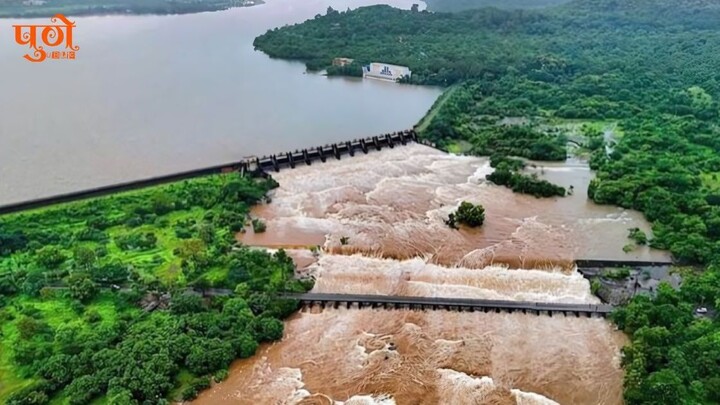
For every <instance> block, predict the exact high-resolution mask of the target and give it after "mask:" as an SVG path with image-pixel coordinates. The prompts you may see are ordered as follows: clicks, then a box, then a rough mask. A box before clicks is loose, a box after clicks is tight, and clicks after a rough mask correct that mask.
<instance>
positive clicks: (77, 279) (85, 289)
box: [67, 272, 98, 302]
mask: <svg viewBox="0 0 720 405" xmlns="http://www.w3.org/2000/svg"><path fill="white" fill-rule="evenodd" d="M67 283H68V287H70V296H71V297H73V298H75V299H76V300H79V301H81V302H87V301H89V300H90V299H91V298H93V297H94V296H95V294H97V292H98V287H97V284H95V282H94V281H92V280H91V279H90V276H88V275H87V274H86V273H79V272H77V273H73V274H71V275H70V276H69V277H68V278H67Z"/></svg>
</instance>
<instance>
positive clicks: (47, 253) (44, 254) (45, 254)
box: [35, 246, 67, 270]
mask: <svg viewBox="0 0 720 405" xmlns="http://www.w3.org/2000/svg"><path fill="white" fill-rule="evenodd" d="M35 257H36V260H37V262H38V264H40V265H41V266H43V267H45V268H46V269H49V270H52V269H54V268H56V267H58V266H60V265H61V264H63V263H64V262H65V260H67V257H66V256H65V255H64V254H63V252H62V251H61V250H60V249H59V248H58V247H57V246H45V247H44V248H42V249H40V250H38V251H37V252H35Z"/></svg>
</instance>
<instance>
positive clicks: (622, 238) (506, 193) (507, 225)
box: [244, 144, 668, 268]
mask: <svg viewBox="0 0 720 405" xmlns="http://www.w3.org/2000/svg"><path fill="white" fill-rule="evenodd" d="M566 169H567V170H561V171H556V172H553V173H548V174H547V175H546V177H548V178H550V180H552V181H556V182H558V183H560V184H563V185H565V186H569V183H574V186H575V190H576V192H575V194H574V195H572V196H567V197H564V198H547V199H537V198H534V197H531V196H526V195H520V194H515V193H513V192H512V191H510V190H508V189H506V188H503V187H497V186H494V185H491V184H489V183H486V182H485V181H484V176H485V174H487V173H489V171H490V170H491V169H490V168H489V166H488V162H487V159H484V158H477V157H467V156H453V155H448V154H444V153H442V152H440V151H437V150H434V149H432V148H429V147H426V146H423V145H418V144H411V145H408V146H403V147H396V148H394V149H386V150H383V151H382V152H379V153H378V152H372V153H369V154H367V155H356V157H354V158H345V159H343V160H340V161H337V160H333V161H328V162H327V163H324V164H320V163H316V164H314V165H312V166H300V167H298V168H296V169H294V170H284V171H281V172H280V173H277V174H275V175H274V178H275V179H276V180H278V182H279V183H280V188H279V189H278V190H276V191H275V192H274V195H273V202H272V203H271V204H269V205H268V206H266V207H262V208H261V209H258V210H256V214H257V215H259V216H261V217H264V218H266V219H267V222H268V227H269V229H277V230H279V233H276V234H273V233H270V234H267V235H257V236H253V235H252V234H250V235H246V236H245V237H244V240H245V241H246V242H247V243H250V244H260V245H276V246H283V245H302V244H303V243H307V244H324V245H325V247H326V248H328V249H329V250H331V251H335V252H344V253H347V252H353V251H362V252H363V253H365V254H369V253H374V254H380V255H383V256H385V257H395V258H399V259H405V258H409V257H413V256H427V255H429V256H430V258H431V261H433V262H435V263H439V264H443V265H450V266H455V265H461V266H464V267H473V268H482V267H485V266H487V265H488V264H491V263H496V262H499V263H509V264H511V265H513V267H521V268H533V267H545V266H547V265H552V264H553V263H562V262H565V263H569V262H570V261H572V260H574V259H578V258H583V259H612V260H663V259H666V258H667V257H668V256H667V253H665V252H662V251H656V250H651V249H649V248H647V247H640V248H638V249H636V250H635V251H633V252H631V253H624V252H623V250H622V248H623V246H625V245H626V244H627V243H629V240H628V239H627V234H628V228H633V227H638V228H640V229H643V230H645V231H647V232H650V227H649V224H648V223H647V222H646V221H645V220H644V219H643V217H642V215H641V214H639V213H637V212H634V211H631V210H624V209H620V208H617V207H611V206H599V205H596V204H594V203H592V202H591V201H588V200H587V197H586V196H585V192H584V190H586V188H587V184H588V182H589V181H590V179H591V177H592V176H591V174H590V172H588V171H587V168H586V167H574V166H570V167H567V168H566ZM552 176H556V177H554V178H553V177H552ZM462 201H470V202H473V203H481V204H482V205H483V206H484V207H485V210H486V220H485V224H484V225H483V227H482V228H480V229H477V230H469V229H464V230H461V231H455V230H452V229H450V228H448V227H447V226H446V225H445V224H444V222H443V221H444V220H445V219H447V216H448V214H449V213H450V212H452V211H453V210H454V209H455V208H456V207H457V206H458V205H459V203H460V202H462ZM271 232H272V231H271ZM325 236H328V237H327V238H326V237H325ZM341 237H346V238H347V244H346V245H342V244H341V242H340V238H341Z"/></svg>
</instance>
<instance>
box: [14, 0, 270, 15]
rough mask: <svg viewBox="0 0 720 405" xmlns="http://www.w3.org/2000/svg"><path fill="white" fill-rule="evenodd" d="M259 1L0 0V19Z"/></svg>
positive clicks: (215, 7) (188, 9) (176, 10)
mask: <svg viewBox="0 0 720 405" xmlns="http://www.w3.org/2000/svg"><path fill="white" fill-rule="evenodd" d="M262 2H263V1H262V0H253V1H250V0H247V1H245V0H35V1H27V0H3V1H2V2H0V18H28V17H52V16H54V15H56V14H58V13H60V14H65V15H66V16H68V17H69V16H84V15H106V14H159V15H164V14H189V13H199V12H202V11H219V10H227V9H228V8H231V7H242V6H251V5H253V4H261V3H262Z"/></svg>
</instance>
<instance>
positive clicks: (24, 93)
mask: <svg viewBox="0 0 720 405" xmlns="http://www.w3.org/2000/svg"><path fill="white" fill-rule="evenodd" d="M415 2H416V3H417V1H415ZM377 3H387V4H390V5H393V6H395V7H401V8H410V7H411V6H412V3H413V1H412V0H389V1H387V2H386V1H378V0H351V1H342V0H303V1H294V0H268V1H267V3H266V4H262V5H259V6H254V7H246V8H236V9H231V10H228V11H224V12H214V13H200V14H190V15H180V16H106V17H82V18H80V17H77V18H74V17H72V16H70V17H71V18H70V19H71V20H72V21H75V23H76V28H75V29H74V31H73V35H74V42H75V44H76V45H78V46H79V47H80V49H79V51H78V52H77V58H76V60H50V59H48V60H47V61H45V62H43V63H30V62H28V61H26V60H25V59H23V57H22V56H23V55H25V54H26V50H27V49H26V48H23V47H21V46H20V45H17V44H16V43H15V42H14V41H13V40H12V38H13V36H12V33H13V28H12V25H13V24H19V23H22V22H23V21H19V20H0V33H2V34H0V39H2V40H0V72H1V74H0V89H2V91H1V92H0V162H1V164H0V204H3V203H9V202H15V201H22V200H27V199H30V198H36V197H42V196H49V195H54V194H58V193H63V192H69V191H76V190H81V189H86V188H89V187H94V186H100V185H106V184H113V183H118V182H123V181H129V180H133V179H140V178H145V177H150V176H156V175H161V174H167V173H172V172H177V171H182V170H190V169H194V168H198V167H203V166H208V165H214V164H222V163H225V162H230V161H236V160H239V159H242V158H243V157H245V156H249V155H262V154H270V153H277V152H281V151H287V150H290V149H296V148H301V147H308V146H312V145H323V144H326V143H330V142H337V141H345V140H349V139H353V138H359V137H367V136H374V135H379V134H381V133H385V132H392V131H397V130H402V129H407V128H409V127H411V126H412V125H414V124H415V123H417V121H418V120H419V119H420V118H421V117H422V116H423V115H424V114H425V113H426V112H427V110H428V109H429V108H430V106H431V105H432V104H433V102H434V101H435V99H436V98H437V97H438V95H439V94H440V93H441V89H437V88H428V87H419V86H408V85H398V84H395V83H386V82H382V81H377V80H362V79H348V78H327V77H325V76H321V75H316V74H306V72H305V66H304V64H303V63H300V62H288V61H282V60H272V59H270V58H269V57H268V56H267V55H265V54H263V53H262V52H260V51H255V50H254V49H253V46H252V43H253V40H254V39H255V37H256V36H258V35H260V34H262V33H264V32H265V31H267V30H268V29H271V28H275V27H280V26H283V25H285V24H294V23H299V22H302V21H304V20H306V19H309V18H312V17H313V16H315V15H316V14H318V13H321V14H325V12H326V10H327V8H328V6H332V7H333V8H335V9H337V10H345V9H347V8H348V7H350V8H356V7H360V6H365V5H370V4H377ZM48 22H49V20H48ZM33 23H35V24H42V23H45V22H44V21H43V20H42V19H41V20H35V21H33ZM338 56H344V55H338Z"/></svg>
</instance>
